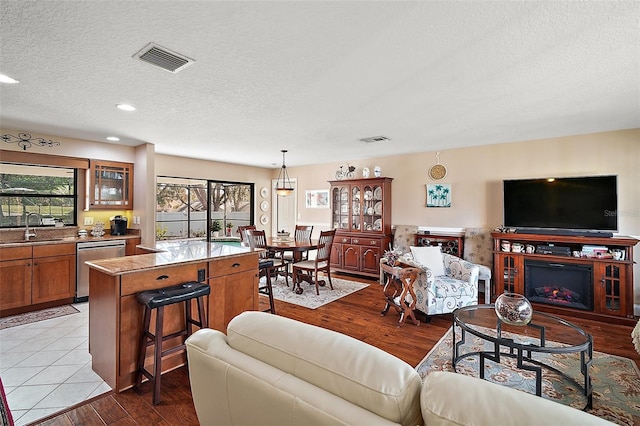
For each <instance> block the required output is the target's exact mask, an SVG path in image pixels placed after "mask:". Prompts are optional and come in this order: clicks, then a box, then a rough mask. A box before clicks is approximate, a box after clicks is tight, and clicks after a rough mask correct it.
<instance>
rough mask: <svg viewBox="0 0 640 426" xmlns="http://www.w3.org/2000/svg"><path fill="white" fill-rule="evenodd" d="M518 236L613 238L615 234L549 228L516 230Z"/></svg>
mask: <svg viewBox="0 0 640 426" xmlns="http://www.w3.org/2000/svg"><path fill="white" fill-rule="evenodd" d="M515 233H516V234H535V235H564V236H568V237H591V238H611V237H613V232H606V231H587V230H581V229H557V228H554V229H547V228H516V232H515Z"/></svg>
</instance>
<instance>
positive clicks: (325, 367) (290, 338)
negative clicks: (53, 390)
mask: <svg viewBox="0 0 640 426" xmlns="http://www.w3.org/2000/svg"><path fill="white" fill-rule="evenodd" d="M227 340H228V343H229V346H230V347H232V348H233V349H235V350H238V351H240V352H243V353H245V354H248V355H250V356H252V357H254V358H256V359H259V360H261V361H262V362H264V363H267V364H269V365H271V366H273V367H275V368H277V369H279V370H282V371H285V372H287V373H289V374H291V375H293V376H295V377H297V378H300V379H302V380H304V381H305V382H308V383H310V384H312V385H314V386H317V387H319V388H321V389H323V390H325V391H327V392H330V393H332V394H334V395H337V396H338V397H340V398H343V399H345V400H348V401H350V402H352V403H353V404H356V405H358V406H360V407H362V408H364V409H366V410H368V411H371V412H373V413H375V414H377V415H379V416H381V417H384V418H386V419H389V420H391V421H393V422H396V423H399V424H407V425H408V424H413V425H416V424H422V416H421V412H420V388H421V384H422V383H421V380H420V376H419V375H418V373H417V372H416V371H415V370H414V369H413V368H412V367H411V366H410V365H409V364H407V363H405V362H404V361H402V360H400V359H399V358H396V357H394V356H393V355H391V354H389V353H386V352H384V351H382V350H380V349H378V348H376V347H374V346H371V345H368V344H366V343H364V342H361V341H359V340H356V339H354V338H352V337H349V336H346V335H344V334H340V333H336V332H334V331H331V330H327V329H324V328H321V327H316V326H313V325H309V324H305V323H302V322H299V321H295V320H292V319H289V318H285V317H279V316H276V315H271V314H267V313H264V312H243V313H242V314H240V315H238V316H237V317H235V318H234V319H233V320H231V322H229V325H228V327H227Z"/></svg>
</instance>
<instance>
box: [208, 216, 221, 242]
mask: <svg viewBox="0 0 640 426" xmlns="http://www.w3.org/2000/svg"><path fill="white" fill-rule="evenodd" d="M221 229H222V224H221V223H220V220H218V219H214V220H213V221H211V232H212V233H213V238H218V237H219V236H220V230H221Z"/></svg>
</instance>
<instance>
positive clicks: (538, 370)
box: [452, 317, 593, 410]
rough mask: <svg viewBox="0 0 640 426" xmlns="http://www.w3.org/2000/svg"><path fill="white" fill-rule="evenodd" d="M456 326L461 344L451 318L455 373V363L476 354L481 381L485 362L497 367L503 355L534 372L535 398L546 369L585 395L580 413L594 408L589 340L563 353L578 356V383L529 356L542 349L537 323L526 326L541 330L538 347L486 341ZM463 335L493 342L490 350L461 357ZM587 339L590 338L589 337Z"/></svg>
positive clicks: (591, 346)
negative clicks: (590, 375)
mask: <svg viewBox="0 0 640 426" xmlns="http://www.w3.org/2000/svg"><path fill="white" fill-rule="evenodd" d="M457 325H458V326H460V329H461V331H462V333H461V336H460V337H461V339H460V341H459V342H458V341H456V320H455V317H454V326H453V342H454V345H453V346H454V349H453V358H452V364H453V369H454V371H456V372H457V370H456V364H457V363H458V361H460V360H462V359H464V358H468V357H472V356H475V355H478V357H479V360H480V366H479V376H480V378H481V379H484V376H485V374H484V370H485V360H487V359H488V360H491V361H493V362H495V363H497V364H500V359H501V357H503V356H505V357H509V358H514V359H516V362H517V368H519V369H522V370H527V371H532V372H535V374H536V395H537V396H542V370H543V369H546V370H550V371H553V372H554V373H556V374H558V375H559V376H561V377H562V378H563V379H565V380H567V381H569V382H570V383H572V384H573V385H574V386H576V387H577V388H578V389H580V390H581V391H582V392H583V393H584V396H585V398H586V401H587V402H586V404H585V406H584V408H583V410H586V409H590V408H592V405H593V395H592V393H593V389H592V388H591V378H590V377H589V367H590V366H591V362H592V360H593V358H592V356H593V344H592V342H591V339H590V338H589V341H588V344H587V345H585V347H584V348H583V349H581V350H576V349H575V348H572V349H568V350H567V351H565V353H578V352H579V353H580V370H581V374H582V376H583V378H584V383H583V384H580V383H579V382H578V381H577V380H575V379H574V378H573V377H570V376H568V375H567V374H565V373H564V372H562V371H560V370H558V369H557V368H554V367H552V366H550V365H548V364H545V363H543V362H540V361H538V360H535V359H533V358H532V356H531V353H532V352H542V351H541V350H540V349H543V348H545V328H544V326H540V325H537V324H531V323H529V327H534V328H537V329H539V330H540V346H534V345H526V344H522V343H517V342H515V341H514V340H513V339H509V338H505V337H499V338H498V339H487V336H484V335H481V334H480V333H477V332H475V330H466V329H465V327H464V326H462V325H461V324H457ZM501 327H502V324H501V322H500V321H498V327H497V331H498V336H501V334H502V333H501ZM466 332H469V333H470V334H472V335H474V336H476V337H480V338H481V339H484V340H486V341H488V342H492V343H493V351H473V352H466V353H463V354H461V353H460V348H461V347H462V345H464V344H465V343H466ZM589 337H590V336H589ZM502 346H504V347H507V348H509V351H508V352H501V351H500V348H501V347H502Z"/></svg>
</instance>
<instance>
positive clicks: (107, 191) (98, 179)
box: [88, 160, 133, 210]
mask: <svg viewBox="0 0 640 426" xmlns="http://www.w3.org/2000/svg"><path fill="white" fill-rule="evenodd" d="M89 173H90V177H91V179H90V185H89V188H88V191H89V208H90V209H101V210H102V209H116V210H131V209H133V164H130V163H120V162H114V161H102V160H91V161H90V171H89Z"/></svg>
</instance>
